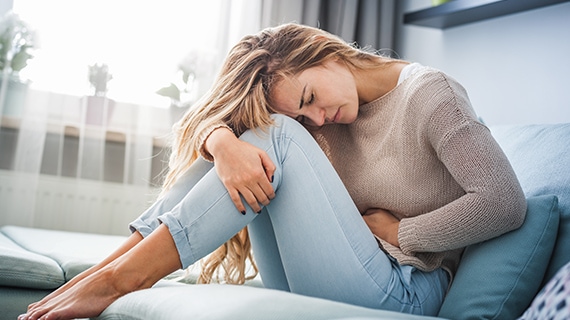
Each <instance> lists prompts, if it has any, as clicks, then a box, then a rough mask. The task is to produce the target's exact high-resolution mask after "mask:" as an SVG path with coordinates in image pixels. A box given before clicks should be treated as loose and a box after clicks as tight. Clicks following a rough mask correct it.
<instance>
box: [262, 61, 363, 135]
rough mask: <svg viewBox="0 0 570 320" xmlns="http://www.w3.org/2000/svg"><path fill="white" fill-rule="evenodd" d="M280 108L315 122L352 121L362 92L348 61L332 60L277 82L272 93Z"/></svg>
mask: <svg viewBox="0 0 570 320" xmlns="http://www.w3.org/2000/svg"><path fill="white" fill-rule="evenodd" d="M271 100H272V103H273V107H274V108H275V109H276V111H277V112H279V113H282V114H284V115H287V116H289V117H291V118H294V119H297V120H298V121H299V122H302V123H305V124H307V125H311V126H322V125H325V124H331V123H344V124H348V123H352V122H353V121H354V120H356V116H357V115H358V93H357V90H356V83H355V80H354V77H353V75H352V73H351V72H350V70H349V69H348V68H347V67H346V65H344V64H342V63H340V62H337V61H329V62H326V63H324V64H323V65H322V66H318V67H313V68H309V69H307V70H305V71H303V72H301V73H300V74H298V75H295V76H293V77H290V78H285V79H283V80H281V81H280V82H278V83H276V85H275V87H274V88H273V91H272V93H271Z"/></svg>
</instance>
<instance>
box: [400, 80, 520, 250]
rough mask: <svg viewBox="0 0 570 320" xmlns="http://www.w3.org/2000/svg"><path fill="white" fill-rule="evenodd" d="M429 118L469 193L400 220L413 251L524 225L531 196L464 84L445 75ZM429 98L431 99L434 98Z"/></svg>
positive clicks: (435, 143)
mask: <svg viewBox="0 0 570 320" xmlns="http://www.w3.org/2000/svg"><path fill="white" fill-rule="evenodd" d="M440 90H441V91H440V92H438V93H437V95H436V94H434V95H433V96H437V97H438V98H441V97H442V96H443V97H444V99H438V100H437V105H436V106H435V107H434V109H433V112H431V113H430V114H431V115H430V116H429V117H428V120H427V121H426V122H425V123H426V127H427V128H426V130H422V131H424V132H426V134H427V137H426V140H427V141H429V143H430V144H431V145H432V147H433V150H434V151H435V153H436V154H437V157H438V158H439V160H440V161H441V162H442V163H443V165H444V166H445V168H446V170H448V171H449V173H450V174H451V176H452V177H453V178H454V179H455V181H456V182H457V183H458V184H459V185H460V186H461V187H462V188H463V190H464V191H465V194H464V195H463V196H461V197H459V198H458V199H456V200H454V201H452V202H450V203H448V204H447V205H444V206H443V207H440V208H438V209H436V210H433V211H431V212H427V213H425V214H422V215H418V216H415V217H410V218H404V219H402V220H401V222H400V227H399V232H398V238H399V242H400V249H401V250H402V252H404V253H405V254H407V255H413V254H414V253H417V252H441V251H447V250H453V249H457V248H462V247H465V246H467V245H470V244H473V243H477V242H480V241H484V240H487V239H490V238H493V237H496V236H499V235H501V234H503V233H505V232H508V231H510V230H513V229H516V228H518V227H519V226H520V225H521V224H522V222H523V221H524V216H525V212H526V200H525V197H524V194H523V191H522V189H521V187H520V184H519V182H518V180H517V177H516V175H515V173H514V171H513V169H512V167H511V165H510V163H509V161H508V159H507V157H506V156H505V154H504V153H503V151H502V150H501V148H500V147H499V145H498V144H497V142H496V141H495V140H494V138H493V137H492V135H491V133H490V131H489V130H488V128H486V127H485V126H484V125H483V124H481V123H480V122H478V121H477V119H476V118H475V116H474V113H473V112H472V109H471V107H470V104H469V100H468V98H467V94H466V93H465V91H464V89H463V88H462V87H461V86H460V85H459V84H457V83H456V82H454V81H453V80H451V79H447V78H444V88H443V89H440ZM428 103H429V102H428Z"/></svg>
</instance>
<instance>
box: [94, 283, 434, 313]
mask: <svg viewBox="0 0 570 320" xmlns="http://www.w3.org/2000/svg"><path fill="white" fill-rule="evenodd" d="M97 319H98V320H116V319H128V320H147V319H164V320H168V319H173V320H175V319H210V320H217V319H219V320H225V319H240V320H241V319H247V320H267V319H271V320H290V319H308V320H309V319H310V320H330V319H338V320H340V319H359V320H360V319H362V320H364V319H376V320H396V319H402V320H428V319H435V318H433V317H424V316H415V315H410V314H404V313H398V312H393V311H385V310H376V309H370V308H365V307H359V306H355V305H350V304H346V303H341V302H335V301H330V300H325V299H319V298H314V297H307V296H301V295H298V294H294V293H289V292H285V291H279V290H272V289H265V288H255V287H249V286H238V285H224V284H207V285H204V284H202V285H181V286H174V287H157V288H152V289H147V290H141V291H135V292H133V293H129V294H127V295H126V296H124V297H122V298H120V299H118V300H117V301H115V302H113V303H112V304H111V305H110V306H109V307H108V308H107V309H106V310H105V311H103V313H102V314H101V315H100V316H99V317H98V318H97Z"/></svg>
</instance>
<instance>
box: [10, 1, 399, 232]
mask: <svg viewBox="0 0 570 320" xmlns="http://www.w3.org/2000/svg"><path fill="white" fill-rule="evenodd" d="M21 1H24V0H21ZM26 1H32V0H26ZM58 1H67V0H58ZM218 1H219V2H216V4H219V5H218V7H217V8H218V9H216V10H218V12H216V13H215V16H212V17H211V18H209V19H206V20H205V21H210V20H212V19H218V21H219V25H217V27H216V28H213V27H205V28H201V27H200V26H198V27H188V26H187V25H186V24H184V23H187V22H188V21H194V20H196V19H198V18H204V17H202V15H203V14H204V13H203V12H201V11H200V10H187V11H188V12H183V13H182V14H180V12H179V11H181V10H177V9H176V7H174V8H171V9H169V10H166V11H165V13H164V14H169V15H178V16H177V17H178V18H177V19H170V20H168V24H169V28H170V29H169V30H173V29H177V30H182V31H184V33H183V34H182V36H178V37H177V38H174V40H168V41H165V39H167V35H168V34H166V33H165V32H162V33H158V34H155V33H153V32H155V28H154V27H153V23H155V21H154V20H153V17H152V16H149V17H144V16H143V17H141V16H137V17H134V16H133V15H132V14H131V13H134V11H132V10H139V9H140V10H142V9H144V10H146V11H145V12H151V13H152V12H154V11H156V12H157V14H161V11H160V6H161V4H162V3H163V2H161V3H158V2H157V3H154V4H153V5H149V4H148V3H141V2H139V1H127V0H125V1H121V2H112V1H111V2H109V1H107V2H105V3H106V4H107V5H109V8H111V9H109V10H115V12H112V15H110V16H109V17H107V18H106V16H105V15H106V11H105V10H104V9H102V7H101V6H102V5H103V2H101V1H94V2H93V3H92V5H93V6H94V7H93V10H96V12H97V14H98V15H99V16H98V19H95V20H96V21H100V22H101V23H102V24H103V25H104V24H105V23H106V21H109V20H110V19H115V20H116V21H119V22H121V21H123V20H122V19H123V17H129V19H125V20H124V22H125V23H124V25H125V29H123V30H120V33H121V34H123V35H124V36H129V37H131V38H141V39H148V41H147V42H146V43H144V44H143V45H142V46H140V47H137V48H139V49H138V52H141V51H143V50H145V48H146V47H145V45H148V46H152V48H156V47H159V48H160V49H161V50H162V51H163V52H164V53H170V54H171V55H170V56H169V58H168V59H172V57H173V55H172V52H170V51H172V50H173V49H172V45H173V42H178V41H180V42H181V43H182V44H186V42H196V43H194V44H197V45H198V47H200V48H202V49H207V50H203V52H206V53H207V54H208V57H207V58H208V59H206V60H207V61H214V63H212V64H211V66H210V67H207V68H205V66H206V65H208V64H206V63H203V61H206V60H201V61H198V62H197V64H198V65H199V67H201V68H203V70H202V71H200V72H201V73H202V74H203V76H202V78H200V77H198V76H197V78H198V80H199V81H198V84H199V86H200V90H199V91H200V92H203V90H204V88H205V87H207V86H209V82H210V81H211V78H212V77H213V74H214V73H215V72H217V69H218V68H219V65H220V63H221V61H222V59H223V58H224V57H225V55H226V53H227V52H228V50H229V49H230V48H231V47H232V46H233V45H234V44H235V43H236V42H237V41H238V40H239V39H240V38H242V37H243V36H244V35H246V34H250V33H256V32H257V31H259V30H260V29H261V28H263V27H267V26H274V25H277V24H280V23H283V22H290V21H296V22H299V23H303V24H307V25H312V26H317V27H320V28H322V29H325V30H328V31H330V32H332V33H335V34H338V35H339V36H341V37H342V38H344V39H345V40H346V41H349V42H357V43H358V45H359V46H361V47H366V46H369V47H371V48H373V49H386V48H388V49H389V48H391V47H392V34H393V24H394V3H395V0H380V1H377V0H218ZM167 2H168V3H170V4H171V5H175V6H176V4H180V2H176V1H166V2H164V3H167ZM17 3H18V0H15V6H16V5H17ZM66 3H67V5H68V6H69V8H68V9H70V10H71V11H70V12H69V13H66V15H67V14H69V15H73V11H72V9H73V8H75V9H76V10H83V7H84V4H80V3H78V2H77V1H68V2H66ZM187 3H190V4H198V3H201V2H200V1H197V0H196V1H194V2H193V1H189V2H187ZM208 3H211V2H208ZM119 4H121V5H122V6H125V5H126V4H130V7H131V8H130V9H131V10H126V11H124V12H116V6H118V5H119ZM40 5H41V6H45V8H43V9H41V10H40V11H38V10H35V9H34V10H35V11H34V12H35V13H36V14H37V12H40V13H42V14H47V15H48V16H49V12H48V11H49V10H52V9H58V10H60V8H54V7H53V4H52V2H51V1H50V2H45V1H38V2H37V6H40ZM155 7H156V8H155ZM34 8H35V7H34ZM113 8H115V9H113ZM127 8H128V5H127ZM36 9H37V8H36ZM140 10H139V11H140ZM85 12H86V13H85ZM89 12H90V11H84V12H83V14H84V15H85V14H89ZM137 12H138V11H137ZM132 19H135V20H137V21H142V22H144V23H143V24H142V27H141V30H137V29H136V28H132V27H130V25H129V21H134V20H132ZM76 20H80V19H76ZM147 21H148V23H146V22H147ZM29 22H30V23H31V24H33V21H29ZM103 25H101V26H103ZM64 27H65V28H64V29H63V30H66V32H70V31H71V30H72V29H73V28H75V26H72V25H65V26H64ZM98 27H99V26H97V25H94V26H93V29H90V30H88V31H86V32H87V34H89V35H90V36H92V37H95V36H96V35H97V34H98V33H97V28H98ZM214 29H215V31H214ZM40 31H41V30H40ZM118 31H119V30H118ZM137 31H141V32H142V33H141V34H137ZM192 32H197V33H199V34H200V35H202V36H205V37H202V38H200V39H202V40H195V41H193V40H191V39H192V38H191V37H190V35H191V33H192ZM186 34H188V37H186ZM212 37H214V38H215V41H214V42H213V43H214V44H213V45H211V47H209V46H208V45H203V44H202V42H205V41H206V40H211V38H212ZM168 39H170V38H168ZM204 39H206V40H204ZM44 40H46V42H45V43H44V46H46V47H47V46H48V45H49V41H51V40H50V39H44ZM68 40H69V42H71V43H72V42H73V40H74V37H73V36H70V37H69V39H68ZM116 45H117V47H113V49H114V51H117V52H121V51H124V50H127V49H128V47H123V48H121V47H118V46H120V45H124V41H123V42H121V41H119V42H117V43H116ZM79 49H81V48H79ZM62 51H63V52H61V53H59V54H58V57H59V58H61V57H64V58H65V59H67V56H66V54H67V52H66V51H65V50H62ZM185 53H186V52H178V53H176V55H175V56H183V55H184V54H185ZM73 54H76V53H71V55H70V56H69V58H71V57H72V55H73ZM136 55H137V52H135V53H134V54H133V55H132V56H131V57H132V58H133V59H135V58H137V57H136ZM65 59H63V60H61V61H59V62H58V63H59V64H65V63H66V60H65ZM158 59H160V58H158ZM34 60H36V61H40V60H41V55H38V57H36V58H34ZM140 64H141V65H143V66H144V65H145V63H143V62H141V63H140ZM172 64H173V65H176V61H172ZM46 65H47V66H48V67H52V69H46V70H50V71H49V72H45V73H44V74H42V76H43V78H44V79H47V80H46V81H47V82H48V83H49V82H51V81H52V80H53V82H54V83H55V82H56V81H58V78H57V75H58V73H59V70H58V69H57V63H56V65H55V66H54V63H51V64H50V60H49V59H48V61H47V64H46ZM122 67H124V66H115V68H117V69H121V68H122ZM135 67H136V66H135ZM146 67H147V68H144V67H143V68H138V69H135V71H131V72H130V73H129V74H130V75H131V76H132V75H134V76H135V78H140V79H153V78H154V77H155V76H156V74H155V73H159V72H160V71H161V70H154V71H152V72H151V71H150V69H149V68H150V65H147V66H146ZM81 68H85V67H81ZM204 68H205V69H204ZM117 69H115V70H117ZM197 70H198V69H197ZM76 71H77V70H76ZM80 71H81V72H83V71H84V70H83V69H81V70H80ZM8 72H9V70H8V69H4V70H3V73H4V75H3V76H2V77H0V81H1V82H0V89H1V90H0V115H1V118H0V119H1V121H0V124H1V126H0V225H7V224H13V225H20V226H28V227H42V228H51V229H60V230H73V231H87V232H98V233H107V234H127V233H128V230H127V228H126V225H127V224H128V222H130V221H132V220H133V219H134V218H135V217H136V216H138V215H139V214H140V213H141V212H142V211H143V210H144V209H145V208H146V207H147V206H148V205H149V204H150V203H151V202H152V201H153V199H154V198H155V196H156V194H157V192H158V190H157V187H158V186H159V185H160V183H161V179H160V173H161V172H162V171H163V170H164V168H165V166H166V161H167V153H168V151H167V150H165V148H164V146H165V143H166V141H167V139H168V134H169V133H170V130H171V125H172V123H173V122H174V121H175V120H176V119H177V117H179V115H180V112H179V110H175V109H173V110H171V109H168V108H165V107H159V106H157V105H156V104H155V103H154V101H151V99H139V100H138V101H137V102H132V101H131V102H129V100H128V99H127V100H125V99H122V98H120V97H119V98H114V97H113V98H107V97H101V96H90V95H88V94H78V93H76V92H75V93H61V92H59V91H56V90H45V89H39V88H36V87H34V86H33V85H31V86H30V85H26V84H22V83H18V82H15V81H11V80H9V77H7V76H6V74H7V73H8ZM196 72H197V73H200V72H198V71H196ZM69 78H70V77H69V76H67V77H66V79H65V80H72V81H71V82H69V83H70V85H71V84H74V83H75V82H82V81H83V82H85V79H84V78H81V79H75V78H73V79H69ZM38 79H39V77H38ZM32 80H34V79H32ZM36 80H37V79H36ZM59 80H61V79H59ZM113 81H115V83H116V84H118V83H119V82H120V81H121V79H120V77H118V76H117V77H116V79H114V80H113ZM125 89H128V90H131V91H134V92H135V93H137V92H142V91H141V89H140V88H139V87H138V86H135V85H131V86H127V87H126V88H125ZM147 91H150V92H151V93H152V90H147ZM141 100H142V101H141Z"/></svg>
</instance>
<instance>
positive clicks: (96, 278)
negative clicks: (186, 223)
mask: <svg viewBox="0 0 570 320" xmlns="http://www.w3.org/2000/svg"><path fill="white" fill-rule="evenodd" d="M178 268H180V260H179V258H178V254H177V251H176V247H175V246H174V243H173V241H172V237H171V236H170V233H169V232H168V229H166V227H165V226H159V227H158V228H157V229H156V230H155V232H153V233H152V234H151V235H149V236H148V237H146V238H145V239H144V240H142V241H141V242H140V243H138V244H137V245H136V246H135V247H133V248H132V249H131V250H129V251H128V252H127V253H125V254H123V255H121V256H120V257H118V258H117V259H115V260H113V261H112V262H111V263H109V264H107V265H106V266H104V267H102V268H101V269H99V270H97V271H96V272H94V273H93V274H91V275H89V276H87V277H85V278H84V279H83V280H81V281H79V282H78V283H76V284H75V285H74V286H73V287H71V288H69V289H68V290H66V291H65V292H63V293H62V294H60V295H59V296H57V297H54V298H53V299H51V300H50V301H48V302H47V303H45V304H44V305H42V306H38V307H36V308H34V309H33V310H31V311H29V312H28V314H26V315H22V316H20V317H19V319H30V320H36V319H42V320H49V319H75V318H85V317H96V316H98V315H99V314H100V313H101V312H102V311H103V310H105V308H107V307H108V306H109V305H110V304H111V303H112V302H113V301H115V300H116V299H118V298H119V297H121V296H123V295H125V294H127V293H129V292H131V291H134V290H140V289H145V288H150V287H151V286H152V285H153V284H154V283H155V282H156V281H158V280H160V279H161V278H162V277H163V276H164V275H166V274H169V273H171V272H173V271H175V270H176V269H178Z"/></svg>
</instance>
